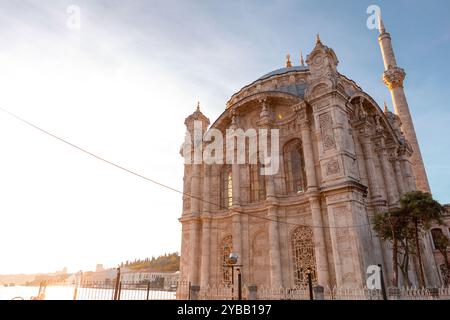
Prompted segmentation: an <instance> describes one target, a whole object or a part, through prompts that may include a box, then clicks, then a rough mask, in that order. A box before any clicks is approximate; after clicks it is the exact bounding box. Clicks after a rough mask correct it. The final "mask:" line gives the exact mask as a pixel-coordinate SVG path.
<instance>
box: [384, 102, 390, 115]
mask: <svg viewBox="0 0 450 320" xmlns="http://www.w3.org/2000/svg"><path fill="white" fill-rule="evenodd" d="M388 112H389V109H388V106H387V103H386V101H385V102H384V113H388Z"/></svg>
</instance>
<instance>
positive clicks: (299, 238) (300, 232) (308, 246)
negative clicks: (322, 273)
mask: <svg viewBox="0 0 450 320" xmlns="http://www.w3.org/2000/svg"><path fill="white" fill-rule="evenodd" d="M291 245H292V258H293V260H294V261H293V263H294V284H295V286H296V287H302V286H307V285H308V273H309V272H310V273H311V277H312V281H313V283H316V282H317V276H316V258H315V254H314V242H313V231H312V228H311V227H297V228H296V229H295V230H294V231H293V232H292V236H291Z"/></svg>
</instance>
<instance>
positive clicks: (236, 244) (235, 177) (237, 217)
mask: <svg viewBox="0 0 450 320" xmlns="http://www.w3.org/2000/svg"><path fill="white" fill-rule="evenodd" d="M231 169H232V183H233V190H232V191H233V206H232V208H231V211H232V215H233V217H232V221H233V252H235V253H237V254H238V256H239V258H238V262H237V263H238V264H241V263H242V230H241V212H240V210H241V208H240V204H241V203H240V202H241V201H240V198H241V197H240V196H241V195H240V188H241V183H240V180H241V179H240V178H241V174H240V166H239V165H238V164H233V165H232V167H231ZM235 276H236V275H235ZM234 280H236V279H234Z"/></svg>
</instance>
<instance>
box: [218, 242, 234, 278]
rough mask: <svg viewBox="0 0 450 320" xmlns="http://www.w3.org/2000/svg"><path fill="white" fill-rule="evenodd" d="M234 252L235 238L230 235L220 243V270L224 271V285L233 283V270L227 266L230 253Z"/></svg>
mask: <svg viewBox="0 0 450 320" xmlns="http://www.w3.org/2000/svg"><path fill="white" fill-rule="evenodd" d="M232 251H233V236H231V235H228V236H226V237H224V238H223V239H222V242H221V243H220V248H219V252H220V268H221V269H222V282H223V283H224V284H230V283H231V270H230V268H229V267H228V266H226V265H227V261H228V258H229V256H230V253H231V252H232Z"/></svg>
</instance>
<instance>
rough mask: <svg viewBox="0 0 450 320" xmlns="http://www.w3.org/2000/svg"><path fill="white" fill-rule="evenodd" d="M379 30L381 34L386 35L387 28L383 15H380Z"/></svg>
mask: <svg viewBox="0 0 450 320" xmlns="http://www.w3.org/2000/svg"><path fill="white" fill-rule="evenodd" d="M378 30H379V31H380V34H383V33H386V28H385V27H384V23H383V19H382V18H381V13H379V14H378Z"/></svg>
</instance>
